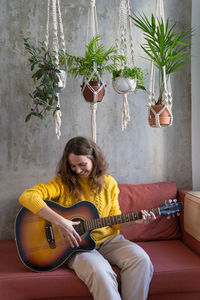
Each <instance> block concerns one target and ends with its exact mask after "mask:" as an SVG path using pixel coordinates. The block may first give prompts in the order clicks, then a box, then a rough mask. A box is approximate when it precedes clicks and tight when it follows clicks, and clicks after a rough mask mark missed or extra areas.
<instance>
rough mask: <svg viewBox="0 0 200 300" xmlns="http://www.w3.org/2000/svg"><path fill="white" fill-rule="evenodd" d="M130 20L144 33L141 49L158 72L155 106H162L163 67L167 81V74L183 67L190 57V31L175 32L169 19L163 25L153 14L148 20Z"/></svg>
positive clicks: (132, 17) (142, 18) (133, 17)
mask: <svg viewBox="0 0 200 300" xmlns="http://www.w3.org/2000/svg"><path fill="white" fill-rule="evenodd" d="M130 18H131V19H132V21H133V23H134V25H135V26H137V27H138V28H140V29H142V31H143V32H144V38H145V40H146V43H145V44H144V45H141V47H142V49H143V50H144V52H145V53H146V54H147V55H148V57H149V58H150V59H151V60H153V61H154V63H155V65H156V67H157V68H158V70H159V76H160V83H159V96H158V100H157V104H162V103H163V92H164V72H163V67H165V70H166V75H167V79H168V75H169V74H171V73H173V72H176V71H178V70H180V69H182V68H183V67H184V65H185V63H186V62H187V60H188V58H189V56H190V51H189V43H188V39H189V37H190V36H191V31H190V30H188V31H182V32H175V31H174V27H175V24H174V25H172V26H171V27H169V19H167V21H166V23H165V22H164V20H163V18H160V19H159V18H155V17H154V15H153V14H152V15H151V19H150V20H148V18H147V17H146V16H145V14H143V15H141V14H140V15H139V16H136V15H134V16H130Z"/></svg>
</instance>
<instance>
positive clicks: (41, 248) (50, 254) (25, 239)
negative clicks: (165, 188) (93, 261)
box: [15, 200, 182, 272]
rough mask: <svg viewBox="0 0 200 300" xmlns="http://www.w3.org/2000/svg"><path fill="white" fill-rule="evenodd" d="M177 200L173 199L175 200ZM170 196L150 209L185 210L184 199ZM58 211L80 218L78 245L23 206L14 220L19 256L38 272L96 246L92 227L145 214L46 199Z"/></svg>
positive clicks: (170, 212)
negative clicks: (108, 212)
mask: <svg viewBox="0 0 200 300" xmlns="http://www.w3.org/2000/svg"><path fill="white" fill-rule="evenodd" d="M173 201H174V202H173ZM173 201H172V200H171V202H169V203H164V204H163V205H162V206H161V207H159V208H155V209H151V210H148V211H153V212H154V214H155V215H163V216H166V217H168V216H170V215H174V214H179V213H180V212H181V211H182V203H181V202H176V200H173ZM45 202H46V203H47V205H48V206H49V207H50V208H51V209H53V210H54V211H55V212H56V213H58V214H60V215H62V216H63V217H64V218H66V219H69V220H71V221H80V223H79V224H78V225H75V226H74V228H75V230H76V231H77V232H78V234H79V235H80V236H81V238H82V241H81V243H80V244H79V246H78V247H74V248H72V247H71V246H70V244H69V243H68V242H67V241H66V240H64V238H63V237H62V235H61V233H60V232H59V230H58V228H57V226H56V225H54V224H51V223H50V222H48V221H46V220H44V219H43V218H41V217H39V216H37V215H35V214H33V213H32V212H30V211H29V210H28V209H26V208H24V207H23V208H21V210H20V211H19V213H18V215H17V217H16V222H15V238H16V245H17V250H18V253H19V256H20V258H21V260H22V262H23V263H24V264H25V266H27V267H28V268H29V269H31V270H33V271H37V272H41V271H51V270H54V269H56V268H58V267H59V266H60V265H62V264H63V263H64V262H65V261H66V260H67V259H68V258H69V257H70V256H71V255H72V254H73V253H74V252H76V251H89V250H92V249H94V248H95V242H94V240H93V239H92V237H91V235H90V233H91V231H92V230H93V229H96V228H101V227H105V226H112V225H115V224H121V223H127V222H131V221H135V220H138V219H141V218H142V214H141V212H140V211H137V212H130V213H125V214H121V215H117V216H111V217H105V218H99V214H98V211H97V208H96V206H95V205H94V204H92V203H91V202H89V201H81V202H78V203H76V204H75V205H73V206H71V207H64V206H62V205H60V204H58V203H56V202H53V201H50V200H45Z"/></svg>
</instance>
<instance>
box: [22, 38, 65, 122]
mask: <svg viewBox="0 0 200 300" xmlns="http://www.w3.org/2000/svg"><path fill="white" fill-rule="evenodd" d="M24 45H25V49H26V50H27V51H28V53H29V54H30V57H29V59H28V61H29V63H30V67H31V71H32V72H33V75H32V78H33V81H34V85H35V90H34V91H33V92H32V93H30V94H29V96H30V98H31V99H32V102H33V105H32V107H31V111H30V113H29V114H28V115H27V116H26V119H25V122H28V121H29V120H30V118H31V117H32V116H36V117H39V118H40V119H43V120H45V119H46V118H47V116H49V115H50V114H51V112H53V116H54V115H55V112H56V111H57V110H59V109H60V108H59V106H58V94H59V93H61V90H62V88H63V87H64V79H65V78H63V77H64V76H65V74H63V72H62V70H60V69H59V68H58V66H57V64H56V56H55V53H54V52H50V51H49V50H47V49H46V48H45V46H44V42H39V46H38V47H35V46H33V45H32V44H31V43H30V42H29V39H24ZM59 57H60V62H62V64H64V58H63V55H62V54H61V53H60V54H59Z"/></svg>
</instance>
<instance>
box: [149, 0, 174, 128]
mask: <svg viewBox="0 0 200 300" xmlns="http://www.w3.org/2000/svg"><path fill="white" fill-rule="evenodd" d="M156 15H157V18H159V19H160V18H163V20H164V5H163V0H157V8H156ZM156 23H157V19H156ZM163 81H164V93H163V94H164V95H163V96H164V106H163V108H162V110H160V111H159V112H158V113H157V112H156V111H155V110H154V109H153V108H152V105H155V103H156V100H155V91H154V89H155V65H154V62H153V60H151V66H150V83H149V93H148V109H149V115H150V113H151V112H152V113H153V114H154V117H155V123H156V124H155V125H154V127H157V128H160V127H161V125H160V120H159V116H160V114H161V113H162V112H163V111H164V110H167V111H168V113H169V115H170V124H169V125H168V126H171V125H172V123H173V115H172V93H171V81H170V76H169V75H168V78H167V75H166V68H165V66H164V67H163ZM151 126H152V125H151Z"/></svg>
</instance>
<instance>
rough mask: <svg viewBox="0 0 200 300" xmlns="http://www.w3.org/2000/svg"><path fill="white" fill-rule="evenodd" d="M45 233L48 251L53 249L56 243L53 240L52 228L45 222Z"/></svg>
mask: <svg viewBox="0 0 200 300" xmlns="http://www.w3.org/2000/svg"><path fill="white" fill-rule="evenodd" d="M45 233H46V238H47V242H48V243H49V247H50V249H55V248H56V243H55V238H54V232H53V226H52V224H51V223H50V222H46V225H45Z"/></svg>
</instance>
